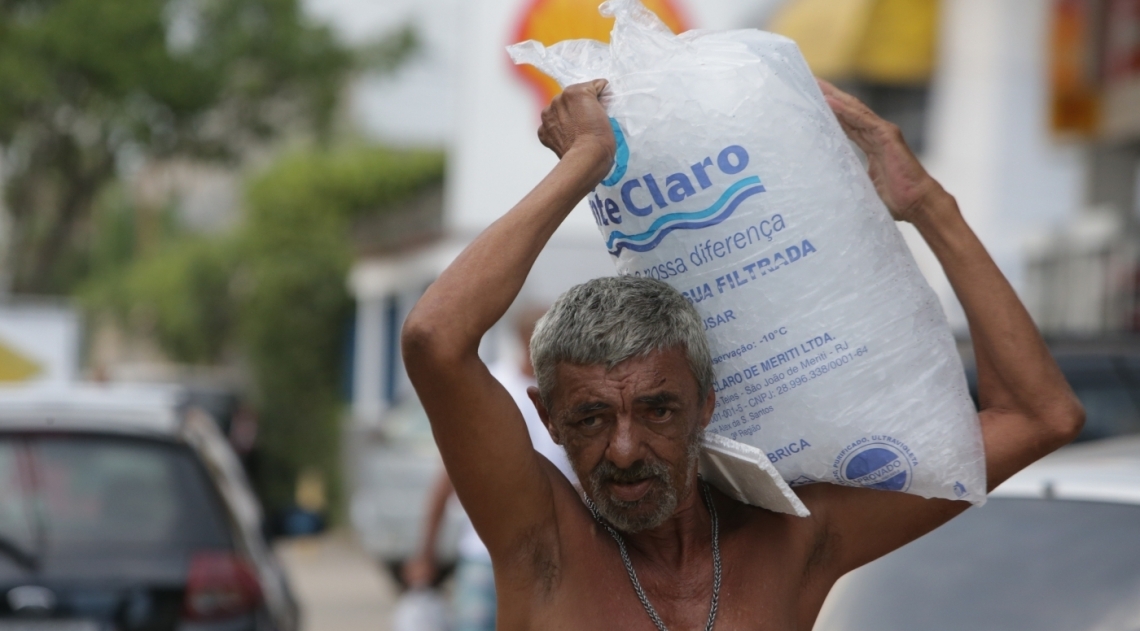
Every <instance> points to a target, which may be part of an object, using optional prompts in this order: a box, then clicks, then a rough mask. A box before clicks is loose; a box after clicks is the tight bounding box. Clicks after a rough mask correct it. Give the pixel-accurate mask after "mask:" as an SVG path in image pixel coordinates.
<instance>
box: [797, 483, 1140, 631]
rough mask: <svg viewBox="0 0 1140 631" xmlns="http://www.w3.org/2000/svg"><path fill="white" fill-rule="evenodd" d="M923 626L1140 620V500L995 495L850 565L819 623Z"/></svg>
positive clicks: (885, 629)
mask: <svg viewBox="0 0 1140 631" xmlns="http://www.w3.org/2000/svg"><path fill="white" fill-rule="evenodd" d="M915 629H923V630H928V631H1025V630H1028V629H1032V630H1033V631H1135V630H1136V629H1140V506H1133V505H1121V504H1101V503H1093V502H1075V501H1059V500H1029V499H1025V500H1022V499H997V498H995V499H992V500H990V502H989V503H988V504H986V505H985V506H984V507H981V508H975V509H972V510H970V511H968V512H967V513H965V514H964V515H962V516H961V517H959V518H957V519H955V520H953V521H952V522H950V523H949V524H947V525H946V526H943V527H942V528H940V529H939V530H937V531H935V532H933V533H931V534H929V535H927V536H926V537H923V538H922V539H919V540H918V541H916V542H914V543H912V544H910V545H908V546H906V547H904V548H902V549H900V550H897V551H895V552H893V553H891V554H889V555H887V556H886V557H883V558H882V559H879V560H878V561H875V562H874V563H871V564H869V565H867V566H865V567H863V568H861V569H859V570H856V571H854V572H852V573H851V574H849V575H848V576H847V577H845V578H844V579H843V580H842V581H840V583H839V584H837V585H836V588H835V590H833V592H832V595H831V596H830V597H829V600H828V603H827V605H826V606H825V608H824V611H823V613H822V615H821V616H820V620H819V623H818V624H817V625H816V627H815V631H914V630H915Z"/></svg>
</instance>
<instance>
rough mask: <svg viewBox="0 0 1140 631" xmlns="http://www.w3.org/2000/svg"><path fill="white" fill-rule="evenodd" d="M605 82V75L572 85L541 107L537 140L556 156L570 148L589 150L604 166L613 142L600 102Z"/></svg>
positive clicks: (609, 160) (607, 120)
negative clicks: (544, 106)
mask: <svg viewBox="0 0 1140 631" xmlns="http://www.w3.org/2000/svg"><path fill="white" fill-rule="evenodd" d="M606 85H607V83H606V80H605V79H595V80H593V81H590V82H589V83H579V84H577V85H572V86H570V87H568V88H566V90H564V91H563V92H562V94H559V95H558V96H556V97H554V100H553V101H551V102H550V105H548V106H547V107H546V109H544V110H543V111H542V126H541V127H539V128H538V139H539V141H541V142H542V144H543V145H545V146H546V147H548V148H549V149H550V150H551V151H553V152H554V153H555V155H557V156H558V157H559V158H561V157H562V156H564V155H566V154H567V153H569V151H570V150H571V149H577V148H582V149H587V150H590V151H593V152H595V153H596V155H597V157H598V160H599V161H600V162H601V163H603V164H604V165H605V166H606V167H607V169H608V168H609V165H610V163H611V162H612V161H613V158H614V151H616V149H617V143H616V141H615V140H614V132H613V128H612V127H611V126H610V119H609V116H607V115H606V110H605V108H603V107H602V103H601V98H602V92H603V91H604V90H605V89H606ZM604 175H605V174H604V173H603V174H602V177H604ZM599 179H601V178H600V177H599Z"/></svg>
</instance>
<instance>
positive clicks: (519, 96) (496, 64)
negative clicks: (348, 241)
mask: <svg viewBox="0 0 1140 631" xmlns="http://www.w3.org/2000/svg"><path fill="white" fill-rule="evenodd" d="M352 4H353V3H352V2H351V0H336V1H332V0H327V1H325V2H320V3H318V2H316V1H314V2H313V3H312V5H313V7H314V8H313V10H314V12H316V13H319V14H320V15H322V16H324V17H328V18H331V19H333V21H334V23H336V22H338V21H340V20H341V18H338V15H340V13H338V11H340V10H346V9H347V8H348V7H349V6H351V5H352ZM358 4H359V3H358ZM598 4H600V2H598V1H593V0H574V1H567V0H476V1H469V2H462V3H458V2H453V1H452V0H432V1H431V2H417V3H412V2H407V3H400V2H396V3H392V4H391V6H390V9H391V11H392V13H391V14H390V15H389V17H387V18H385V20H386V22H385V20H381V19H380V18H379V17H377V16H372V17H370V18H367V19H372V20H374V22H375V24H376V25H377V27H379V25H380V24H381V23H386V24H388V25H391V24H396V23H400V22H401V21H403V22H410V23H413V24H415V25H417V26H418V27H419V28H421V29H422V31H423V32H424V33H428V34H429V35H428V37H427V38H426V41H425V50H424V51H423V52H422V55H424V57H423V60H422V61H420V62H413V64H415V63H422V64H428V63H429V61H428V60H435V61H431V63H433V64H436V70H437V71H438V72H437V73H436V74H434V75H429V74H427V73H420V71H416V70H415V69H414V68H413V69H412V70H409V71H408V72H406V73H402V74H399V75H397V76H396V77H393V78H390V79H385V80H384V81H387V82H388V84H387V90H388V91H389V94H388V95H387V96H385V95H383V94H382V91H381V90H380V89H379V87H382V86H374V88H375V89H376V92H375V93H373V94H372V96H367V95H365V96H362V95H361V93H360V92H358V93H357V96H356V97H355V98H356V99H357V103H358V104H359V103H364V102H366V101H367V100H368V99H376V100H375V101H373V102H374V103H380V102H381V101H385V100H386V99H392V98H394V95H396V94H403V95H405V96H406V97H407V98H408V99H411V95H413V94H427V93H429V92H430V93H431V94H432V95H433V96H432V98H435V99H443V98H447V95H448V94H449V93H450V94H452V95H453V98H454V101H453V102H452V104H453V106H454V107H453V110H452V111H451V113H450V114H449V116H450V117H451V118H439V119H438V120H437V122H436V125H437V127H436V129H435V133H438V134H439V136H437V137H438V138H441V139H442V140H443V143H442V144H443V145H444V146H445V147H446V149H447V152H448V181H447V186H446V190H445V191H444V192H443V196H442V197H440V198H439V199H437V200H436V202H435V203H437V204H438V205H439V206H438V208H439V212H440V216H441V218H442V219H441V224H440V231H439V233H438V234H437V235H436V236H435V238H434V239H426V240H424V239H396V240H395V241H396V244H393V246H392V247H387V248H378V249H373V250H372V251H370V252H365V253H364V254H363V255H362V256H361V258H360V260H359V261H358V262H357V264H356V265H355V267H354V269H353V270H352V272H351V274H350V279H349V285H350V287H351V290H352V293H353V295H354V296H355V297H356V299H357V318H356V322H357V326H356V335H355V340H354V343H353V370H352V374H353V378H352V381H353V387H352V390H353V396H352V401H353V417H354V419H356V420H357V422H359V423H362V424H365V425H367V424H371V423H375V422H377V421H379V419H380V418H381V416H382V414H383V412H384V410H385V409H387V408H388V407H390V406H391V405H393V404H395V403H398V402H399V401H401V400H402V399H404V398H406V397H408V396H409V395H410V394H411V389H410V384H409V383H408V381H407V377H406V375H405V374H404V371H403V367H402V362H401V359H400V354H399V348H398V340H399V330H400V326H401V325H402V323H403V320H404V317H405V316H406V315H407V313H408V310H409V309H410V308H411V306H412V305H413V304H414V303H415V301H416V300H418V299H419V297H420V295H422V293H423V291H424V289H425V288H426V286H427V285H428V283H430V282H431V281H432V280H433V279H434V278H435V277H436V276H438V274H439V273H440V272H441V271H442V270H443V269H444V267H446V265H447V264H448V263H450V262H451V260H453V259H454V257H455V256H456V255H457V254H458V253H459V252H460V251H461V250H462V248H463V247H464V246H465V245H466V244H467V243H469V242H470V240H471V239H472V238H474V236H475V235H477V234H478V233H479V232H480V231H482V230H483V229H484V228H486V227H487V226H488V225H490V224H491V223H492V222H493V221H494V220H495V219H497V218H498V217H500V216H501V215H502V214H503V213H504V212H506V211H507V210H508V209H510V208H511V207H512V206H513V205H514V204H515V203H516V202H517V201H518V200H519V199H521V198H522V197H523V196H524V195H525V194H526V193H527V192H528V191H529V190H530V188H531V187H532V186H533V185H534V184H535V183H536V182H538V181H539V180H540V179H541V178H542V177H543V176H544V175H545V174H546V173H547V172H548V171H549V170H550V169H551V168H552V167H553V166H554V164H555V162H556V158H555V157H554V155H553V154H551V153H550V152H549V150H547V149H546V148H545V147H543V146H541V145H540V144H539V143H538V141H537V139H536V137H535V130H536V129H537V128H538V125H539V114H540V113H541V110H542V107H543V106H544V105H545V104H546V102H547V101H548V100H549V94H548V93H546V92H544V87H543V85H542V84H541V79H539V78H538V77H536V76H535V75H531V74H528V73H527V72H526V71H520V70H519V69H517V68H516V67H514V66H513V65H512V64H511V62H510V60H509V58H508V57H507V54H506V51H505V48H506V46H507V45H509V44H512V43H515V42H517V41H520V40H524V39H538V40H540V41H543V42H546V43H554V42H556V41H560V40H562V39H574V38H580V37H605V36H606V35H607V34H608V31H609V28H608V25H607V23H606V21H605V20H602V19H601V18H600V17H599V16H598V15H597V5H598ZM648 4H650V5H653V7H654V8H655V9H656V10H658V12H659V13H661V14H662V15H665V16H666V21H667V22H669V23H670V24H671V26H672V27H673V28H675V29H677V30H682V29H687V28H693V27H706V28H718V29H723V28H738V27H745V26H753V25H755V23H757V22H758V21H761V20H762V19H763V18H764V16H765V15H766V14H767V13H768V12H770V10H771V8H772V7H773V6H775V5H776V4H778V2H776V1H775V0H748V1H733V0H701V1H700V2H697V1H695V0H652V1H650V2H648ZM377 10H378V9H376V8H375V6H374V7H373V9H372V11H373V12H375V11H377ZM364 15H365V16H368V15H369V13H368V12H365V14H364ZM392 16H398V17H392ZM345 28H346V29H349V28H350V27H348V26H347V25H346V26H345ZM448 29H450V30H448ZM432 33H435V34H436V35H431V34H432ZM433 37H434V38H435V39H432V38H433ZM449 55H450V57H449ZM433 81H434V82H435V83H436V85H435V86H434V87H433V86H429V85H426V84H423V85H421V82H428V83H430V82H433ZM441 82H445V83H446V82H450V84H449V86H448V87H447V88H444V87H441V86H440V85H439V84H440V83H441ZM363 89H364V90H365V92H367V91H368V90H371V89H373V88H368V87H366V88H363ZM544 99H545V100H544ZM414 103H415V102H414V101H411V100H408V101H406V102H405V103H403V104H399V105H398V104H395V103H392V104H391V105H390V106H389V107H388V109H386V110H385V111H386V112H387V113H388V114H389V115H390V116H391V115H392V114H393V113H394V112H397V111H399V112H402V114H401V115H404V116H409V117H411V118H414V119H417V121H416V122H414V123H412V122H409V125H408V126H407V128H406V129H408V130H410V129H420V130H421V131H422V130H423V129H424V125H425V123H424V122H423V120H419V119H422V118H426V117H430V116H434V115H435V114H433V113H434V112H436V108H437V107H438V106H439V103H438V102H432V103H428V104H424V105H423V107H422V108H420V109H419V110H417V108H418V107H419V106H418V105H415V104H414ZM356 112H357V113H358V114H359V115H362V116H364V118H365V120H367V119H368V118H369V117H370V116H371V115H370V114H369V113H368V112H367V110H366V109H361V108H359V107H357V109H356ZM364 126H365V127H366V128H367V129H370V130H372V131H373V132H374V133H376V134H377V135H378V136H379V137H380V138H381V139H384V140H387V141H389V142H393V141H395V142H401V143H402V142H407V141H409V140H413V138H411V137H410V135H409V134H408V133H407V132H406V131H401V130H400V123H399V122H398V121H397V120H395V119H393V118H391V117H389V119H388V120H386V121H384V122H383V123H380V122H377V123H376V124H369V123H367V122H366V123H365V125H364ZM429 137H430V134H426V133H424V134H421V135H420V140H430V138H429ZM590 217H591V215H590V213H589V212H588V211H586V210H579V211H578V212H575V213H574V214H572V215H571V217H570V219H569V220H568V221H567V222H566V223H565V225H563V226H562V228H561V229H560V230H559V231H558V233H557V234H556V235H555V237H554V239H553V240H552V242H551V245H550V247H548V248H547V250H546V251H545V252H543V254H542V256H541V257H540V258H539V260H538V262H537V264H536V266H535V269H534V271H533V272H532V274H531V276H530V278H529V280H528V282H527V285H526V287H525V288H524V290H523V295H522V297H521V298H520V303H524V302H525V303H528V304H546V303H549V302H551V301H552V300H553V299H554V298H555V297H557V296H558V295H559V294H561V293H562V292H563V291H565V290H566V289H568V288H570V287H571V286H573V285H574V284H577V283H580V282H583V281H585V280H588V279H590V278H594V277H598V276H603V275H608V274H613V273H614V267H613V264H612V263H611V262H610V260H609V256H608V255H607V254H606V252H605V250H604V249H603V248H601V247H599V242H598V232H597V228H596V226H595V225H594V224H593V221H592V220H591V218H590ZM391 234H396V233H395V232H393V233H391ZM397 244H398V245H397ZM513 343H514V340H513V336H512V335H504V334H501V333H500V332H498V331H493V332H492V333H491V334H490V335H489V336H488V339H487V340H486V341H485V352H486V355H487V356H488V357H495V356H497V355H499V354H502V353H512V352H516V353H517V352H519V350H520V349H517V348H513V347H512V344H513Z"/></svg>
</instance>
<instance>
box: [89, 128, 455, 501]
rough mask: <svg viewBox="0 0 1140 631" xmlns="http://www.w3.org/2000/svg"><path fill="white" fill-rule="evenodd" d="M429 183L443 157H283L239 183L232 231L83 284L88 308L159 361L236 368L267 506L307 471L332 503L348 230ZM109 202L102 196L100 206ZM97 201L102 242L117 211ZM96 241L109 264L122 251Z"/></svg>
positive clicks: (186, 242)
mask: <svg viewBox="0 0 1140 631" xmlns="http://www.w3.org/2000/svg"><path fill="white" fill-rule="evenodd" d="M442 181H443V156H442V155H440V154H438V153H434V152H413V151H392V150H388V149H384V148H378V147H356V148H340V149H335V150H319V151H311V152H304V153H295V154H292V155H288V156H285V157H283V158H281V159H279V160H277V161H276V162H275V163H274V164H272V165H271V166H270V168H268V169H267V170H265V171H264V172H262V173H260V174H258V175H257V176H256V177H254V178H252V179H251V180H250V181H249V183H248V186H247V192H246V202H245V207H244V215H243V218H242V223H241V225H240V227H239V228H238V230H237V231H236V233H235V234H233V235H228V236H226V237H223V238H214V239H204V238H202V237H197V236H193V235H181V236H179V235H177V234H174V235H172V236H170V237H168V239H170V241H168V242H167V243H166V244H165V245H164V246H163V247H162V248H160V249H159V250H158V251H157V252H156V253H155V254H154V255H152V256H150V257H147V258H143V259H140V260H136V261H134V262H133V263H130V264H128V265H126V266H125V267H122V268H121V269H117V270H116V269H115V267H113V266H111V267H110V268H109V269H111V270H112V271H111V272H110V273H108V274H105V275H104V276H102V277H99V278H96V279H94V280H92V281H90V282H88V283H87V285H86V287H85V290H84V296H85V298H86V302H87V304H88V306H89V307H91V308H94V309H97V310H106V311H110V312H112V313H114V314H117V315H118V317H119V319H120V321H121V322H122V323H123V324H124V325H126V326H132V325H134V326H135V327H136V328H137V325H138V323H137V322H133V320H135V319H139V318H141V319H143V320H145V324H146V327H147V328H148V329H149V330H151V331H153V333H154V337H155V339H156V340H157V341H158V342H159V344H160V345H161V347H162V348H163V350H164V351H165V352H166V353H167V354H168V355H169V356H170V357H171V358H172V359H175V360H177V361H181V362H185V363H199V364H200V363H215V362H218V361H219V360H221V359H222V357H223V354H224V351H226V350H227V349H229V350H237V351H238V352H240V353H241V354H242V356H243V357H244V358H245V359H246V363H247V365H248V367H249V370H250V376H251V377H252V381H253V384H254V386H255V392H254V395H255V400H256V402H257V407H258V410H259V412H260V416H261V432H260V438H259V441H260V443H261V453H262V459H261V461H260V465H259V466H260V467H261V471H260V472H259V474H260V475H258V476H257V477H258V480H259V483H260V489H259V490H260V492H261V495H262V498H263V500H265V502H266V504H267V505H268V506H269V507H271V508H281V507H283V506H286V505H288V504H289V503H290V502H291V501H292V498H293V492H294V482H295V480H296V479H297V474H298V473H299V472H300V471H302V470H304V469H306V468H313V469H317V470H319V471H320V472H321V473H322V474H323V476H324V479H325V480H327V481H329V482H330V483H331V484H330V489H329V490H330V499H331V501H332V503H333V505H334V506H336V505H338V504H340V503H341V500H342V499H343V498H342V497H341V496H340V492H341V488H340V485H339V480H340V467H339V465H338V455H339V438H340V431H339V427H340V425H339V421H340V419H341V416H342V406H341V397H340V393H341V387H342V385H343V375H342V368H343V360H344V350H345V341H346V337H347V332H348V331H347V326H348V324H349V322H350V321H351V315H352V301H351V298H350V297H349V295H348V292H347V289H346V282H347V274H348V270H349V266H350V265H351V263H352V258H353V252H352V247H351V245H350V235H351V232H352V229H353V225H354V223H355V222H356V221H358V220H365V219H368V218H371V217H373V216H375V215H378V214H384V213H391V212H398V211H399V209H400V204H401V202H404V201H405V200H408V199H409V198H411V197H413V196H415V195H417V194H419V193H420V192H421V191H423V190H424V189H427V188H430V187H433V186H439V185H441V183H442ZM111 197H113V196H111ZM114 202H115V200H114V199H111V200H109V201H107V202H105V203H107V204H108V205H110V206H111V207H112V208H117V209H118V210H116V211H115V212H107V211H106V209H103V210H104V212H103V213H101V216H102V220H103V223H104V224H105V230H106V231H107V233H108V234H109V235H112V236H113V235H115V234H118V232H116V230H115V229H116V226H118V225H119V223H121V219H122V217H123V216H124V215H126V214H127V213H128V210H129V209H128V210H124V209H122V208H121V207H120V206H115V205H114ZM123 240H125V239H124V238H122V237H119V238H117V239H109V240H108V241H109V243H108V247H107V250H108V253H106V254H103V255H101V256H102V258H106V259H112V260H113V259H115V257H116V256H121V255H117V254H116V252H120V251H121V250H122V247H121V246H118V247H113V246H115V243H112V241H123Z"/></svg>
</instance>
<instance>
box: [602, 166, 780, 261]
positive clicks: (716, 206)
mask: <svg viewBox="0 0 1140 631" xmlns="http://www.w3.org/2000/svg"><path fill="white" fill-rule="evenodd" d="M753 185H756V186H759V187H760V190H759V191H756V192H757V193H763V192H764V190H765V189H764V186H763V185H762V184H761V183H760V178H758V177H756V176H755V175H754V176H752V177H746V178H744V179H743V180H740V181H739V182H737V183H735V184H733V185H732V186H730V187H728V189H726V190H725V191H724V193H722V194H721V196H720V199H718V200H716V201H715V202H713V205H712V206H709V207H708V208H706V209H704V210H697V211H694V212H689V213H670V214H668V215H662V216H660V217H658V218H657V220H656V221H654V222H653V224H652V225H651V226H649V229H648V230H646V231H645V232H641V233H638V234H632V235H631V234H625V233H624V232H621V231H618V230H614V231H613V232H611V233H610V238H609V239H607V240H606V247H607V248H613V245H614V241H616V240H617V239H624V240H626V241H644V240H646V239H649V238H652V237H653V236H654V235H655V234H657V231H658V230H660V229H661V228H662V227H663V226H665V224H667V223H669V222H671V221H681V220H686V221H696V220H699V219H704V218H706V217H709V216H712V215H715V214H716V213H717V211H719V210H720V209H721V207H722V206H724V205H725V203H727V202H728V200H729V198H731V197H732V196H733V195H735V194H736V193H737V191H739V190H740V189H742V188H745V187H746V186H753ZM733 209H734V210H735V206H733ZM725 217H727V215H725ZM718 223H719V222H718ZM709 225H712V224H709ZM637 251H638V252H643V251H644V250H637Z"/></svg>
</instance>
